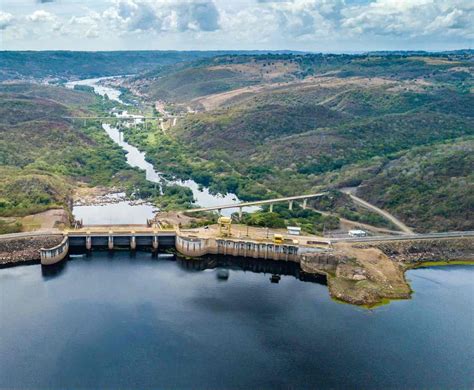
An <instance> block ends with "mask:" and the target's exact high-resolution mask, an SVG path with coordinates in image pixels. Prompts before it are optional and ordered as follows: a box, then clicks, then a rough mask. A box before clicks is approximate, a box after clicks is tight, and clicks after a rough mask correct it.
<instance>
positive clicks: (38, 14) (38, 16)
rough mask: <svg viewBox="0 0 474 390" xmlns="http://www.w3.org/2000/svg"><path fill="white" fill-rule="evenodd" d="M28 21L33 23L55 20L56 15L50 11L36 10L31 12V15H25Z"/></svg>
mask: <svg viewBox="0 0 474 390" xmlns="http://www.w3.org/2000/svg"><path fill="white" fill-rule="evenodd" d="M26 18H27V19H28V20H29V21H30V22H34V23H44V22H53V21H55V20H56V16H55V15H53V14H52V13H51V12H48V11H44V10H38V11H35V12H33V13H32V14H31V15H28V16H27V17H26Z"/></svg>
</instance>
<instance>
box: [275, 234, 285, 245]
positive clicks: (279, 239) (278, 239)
mask: <svg viewBox="0 0 474 390" xmlns="http://www.w3.org/2000/svg"><path fill="white" fill-rule="evenodd" d="M273 242H274V243H275V244H283V236H282V235H281V234H274V235H273Z"/></svg>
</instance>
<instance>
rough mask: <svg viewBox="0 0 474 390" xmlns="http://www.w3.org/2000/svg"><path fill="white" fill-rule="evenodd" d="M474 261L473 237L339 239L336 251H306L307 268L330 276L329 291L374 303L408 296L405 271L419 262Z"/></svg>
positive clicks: (303, 263)
mask: <svg viewBox="0 0 474 390" xmlns="http://www.w3.org/2000/svg"><path fill="white" fill-rule="evenodd" d="M472 261H474V238H473V237H464V238H447V239H436V240H435V239H433V240H406V241H389V242H373V243H372V242H370V243H337V244H335V246H334V251H333V252H332V253H330V254H328V253H319V254H318V253H311V254H305V255H303V256H302V258H301V268H302V270H303V271H304V272H308V273H318V274H324V275H326V276H327V280H328V288H329V293H330V295H331V296H332V297H333V298H335V299H337V300H340V301H343V302H346V303H351V304H355V305H364V306H369V307H372V306H375V305H379V304H382V303H385V302H387V301H388V300H391V299H408V298H410V296H411V288H410V285H409V284H408V282H407V281H406V279H405V271H406V270H408V269H411V268H415V267H417V266H420V265H424V264H428V265H437V264H440V265H445V264H449V263H450V262H456V264H459V262H461V263H462V262H464V263H468V262H472Z"/></svg>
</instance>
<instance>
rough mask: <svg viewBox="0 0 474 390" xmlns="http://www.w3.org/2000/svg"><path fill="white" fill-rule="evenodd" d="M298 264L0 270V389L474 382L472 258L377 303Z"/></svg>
mask: <svg viewBox="0 0 474 390" xmlns="http://www.w3.org/2000/svg"><path fill="white" fill-rule="evenodd" d="M222 270H228V278H227V279H225V278H224V279H223V278H219V277H218V276H219V275H220V272H221V273H222ZM263 271H264V272H263ZM272 274H278V275H280V276H281V279H280V280H279V283H271V281H270V278H271V276H272ZM298 275H299V273H298V269H297V268H296V266H293V265H291V264H287V263H282V262H280V263H270V262H255V261H251V262H250V261H244V260H238V259H230V258H217V257H215V258H213V259H211V260H209V261H203V262H199V261H194V262H188V261H183V260H178V261H176V260H174V259H173V258H162V257H158V258H152V257H151V255H150V254H147V253H137V254H136V255H135V256H130V254H129V253H128V252H126V253H124V252H122V253H121V252H115V253H114V254H113V255H109V254H108V253H106V252H96V253H94V254H93V255H92V256H90V257H83V258H75V259H71V260H69V261H68V262H66V263H63V264H62V265H60V266H59V267H53V268H49V267H48V268H43V269H42V268H41V266H40V265H30V266H19V267H13V268H5V269H0V296H1V299H0V325H1V332H0V357H1V365H0V388H47V389H66V388H67V389H72V388H96V389H103V388H121V389H127V388H135V389H137V388H139V389H158V388H162V389H174V388H206V389H222V388H226V389H232V388H240V389H247V388H259V389H267V388H268V389H270V388H271V389H274V388H311V389H315V388H328V387H331V388H340V389H347V388H352V389H359V388H360V389H375V388H378V389H380V388H400V387H403V388H420V387H423V388H443V389H448V388H456V389H461V388H472V387H473V385H474V366H473V361H474V360H473V357H474V356H473V352H474V330H473V326H472V324H473V319H474V306H473V297H474V268H473V267H469V266H450V267H439V268H426V269H417V270H413V271H409V272H408V273H407V277H408V279H409V280H410V281H411V285H412V288H413V290H414V294H413V299H411V300H406V301H395V302H392V303H390V304H389V305H386V306H382V307H379V308H377V309H374V310H367V309H362V308H358V307H354V306H351V305H345V304H339V303H337V302H334V301H333V300H331V299H330V298H329V295H328V291H327V287H326V286H325V285H324V280H321V279H315V280H309V281H308V280H307V281H302V280H299V279H298Z"/></svg>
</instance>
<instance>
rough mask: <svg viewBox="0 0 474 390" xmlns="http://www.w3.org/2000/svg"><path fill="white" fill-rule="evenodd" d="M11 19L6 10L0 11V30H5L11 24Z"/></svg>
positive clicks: (11, 16)
mask: <svg viewBox="0 0 474 390" xmlns="http://www.w3.org/2000/svg"><path fill="white" fill-rule="evenodd" d="M12 21H13V15H12V14H9V13H8V12H3V11H0V30H5V29H6V28H7V27H8V26H10V25H11V23H12Z"/></svg>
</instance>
